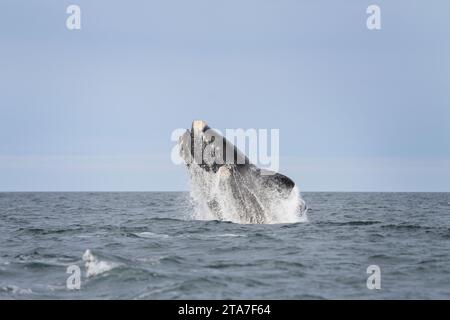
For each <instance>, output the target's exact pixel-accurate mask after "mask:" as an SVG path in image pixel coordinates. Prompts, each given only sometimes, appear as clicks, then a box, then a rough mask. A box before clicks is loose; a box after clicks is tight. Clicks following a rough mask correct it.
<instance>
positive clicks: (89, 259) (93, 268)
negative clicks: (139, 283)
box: [83, 249, 119, 277]
mask: <svg viewBox="0 0 450 320" xmlns="http://www.w3.org/2000/svg"><path fill="white" fill-rule="evenodd" d="M83 261H84V262H85V263H84V266H85V267H86V276H87V277H93V276H97V275H99V274H102V273H104V272H107V271H110V270H112V269H114V268H116V267H118V266H119V264H118V263H115V262H109V261H103V260H99V259H98V258H97V257H96V256H94V255H93V254H92V253H91V250H89V249H87V250H86V252H85V253H84V254H83Z"/></svg>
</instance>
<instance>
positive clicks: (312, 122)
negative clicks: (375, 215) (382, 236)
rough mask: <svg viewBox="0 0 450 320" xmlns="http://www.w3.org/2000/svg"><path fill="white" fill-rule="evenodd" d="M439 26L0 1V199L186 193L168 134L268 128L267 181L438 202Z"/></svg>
mask: <svg viewBox="0 0 450 320" xmlns="http://www.w3.org/2000/svg"><path fill="white" fill-rule="evenodd" d="M70 4H78V5H79V6H80V7H81V10H82V29H81V30H79V31H69V30H67V29H66V26H65V20H66V17H67V15H66V12H65V11H66V7H67V6H68V5H70ZM370 4H378V5H379V6H380V7H381V18H382V29H381V30H379V31H369V30H368V29H367V28H366V18H367V14H366V8H367V6H368V5H370ZM449 12H450V2H449V1H447V0H441V1H437V0H436V1H433V2H432V3H431V2H430V1H414V0H408V1H406V0H404V1H363V0H353V1H349V0H340V1H336V0H329V1H317V0H315V1H299V0H252V1H250V0H239V1H238V0H227V1H225V0H221V1H216V0H201V1H200V0H189V1H186V0H179V1H175V0H169V1H144V0H142V1H106V0H95V1H92V0H89V1H88V0H85V1H77V0H72V1H60V0H53V1H50V0H47V1H46V0H39V1H38V0H35V1H30V0H28V1H24V0H2V1H1V2H0V191H24V190H27V191H46V190H54V191H63V190H68V191H73V190H80V191H82V190H103V191H108V190H119V191H120V190H123V191H127V190H149V191H150V190H186V188H187V186H186V183H187V177H186V174H185V170H184V168H183V167H180V166H175V165H173V164H172V163H171V161H170V151H171V149H172V147H173V142H172V141H171V140H170V134H171V132H172V130H174V129H176V128H180V127H189V126H190V123H191V121H192V120H193V119H197V118H200V119H204V120H207V121H208V122H209V123H210V124H211V126H213V127H216V128H219V129H225V128H239V127H241V128H268V129H270V128H279V129H280V140H281V147H280V152H281V168H280V171H281V172H282V173H285V174H287V175H289V176H290V177H292V178H293V179H294V180H295V181H296V182H297V184H298V185H299V187H300V189H301V190H305V191H316V190H333V191H450V18H449V15H448V14H449Z"/></svg>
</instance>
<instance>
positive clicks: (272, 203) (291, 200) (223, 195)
mask: <svg viewBox="0 0 450 320" xmlns="http://www.w3.org/2000/svg"><path fill="white" fill-rule="evenodd" d="M188 171H189V176H190V197H191V202H192V204H193V207H194V210H193V212H192V218H193V219H198V220H224V221H231V222H234V223H265V224H275V223H296V222H306V221H307V215H306V212H307V208H306V205H305V202H304V201H303V199H302V198H301V196H300V192H299V190H298V188H297V186H295V187H294V188H293V189H292V190H291V192H290V194H289V196H287V197H285V196H282V195H281V194H280V193H279V192H278V191H277V190H275V189H270V188H265V187H263V186H262V185H261V184H258V183H256V184H255V181H252V183H253V185H256V188H252V190H250V188H247V187H246V186H245V184H244V185H242V184H241V185H238V187H237V189H238V192H237V193H238V194H236V188H234V189H233V188H232V186H231V184H230V177H229V176H225V177H224V175H223V174H222V175H221V174H218V173H214V172H211V171H206V170H203V169H202V168H200V167H199V166H196V165H192V166H189V167H188ZM235 174H236V172H235V171H233V173H231V176H232V177H231V180H233V179H234V181H235V182H236V179H235V178H236V177H233V175H235ZM238 178H239V177H238ZM256 182H259V181H256ZM256 211H258V212H256ZM261 212H262V217H260V218H258V219H255V216H256V214H258V215H261Z"/></svg>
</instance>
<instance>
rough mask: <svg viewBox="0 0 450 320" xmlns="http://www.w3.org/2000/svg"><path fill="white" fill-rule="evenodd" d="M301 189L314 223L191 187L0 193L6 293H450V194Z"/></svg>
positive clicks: (0, 258)
mask: <svg viewBox="0 0 450 320" xmlns="http://www.w3.org/2000/svg"><path fill="white" fill-rule="evenodd" d="M302 196H303V199H304V200H305V202H306V205H307V207H308V212H307V221H301V222H297V223H282V224H238V223H232V222H226V221H215V220H196V219H193V218H192V214H191V211H192V207H191V202H190V201H189V194H188V193H184V192H131V193H125V192H124V193H103V192H93V193H0V299H449V298H450V193H327V192H317V193H316V192H313V193H308V192H305V193H303V194H302ZM369 266H377V267H378V268H379V273H378V274H377V277H378V279H379V289H376V288H372V289H369V287H370V286H368V284H367V280H368V277H370V276H371V273H368V272H367V269H368V267H369ZM68 268H69V269H70V268H72V269H70V270H74V269H73V268H75V269H78V268H79V269H78V270H79V271H80V272H81V273H80V274H79V277H78V279H79V289H76V288H75V289H74V288H73V287H72V288H71V287H68V286H67V280H68V278H70V277H73V276H74V275H75V276H78V274H77V272H75V273H73V274H71V273H67V270H68ZM72 272H73V271H72ZM71 279H73V278H71Z"/></svg>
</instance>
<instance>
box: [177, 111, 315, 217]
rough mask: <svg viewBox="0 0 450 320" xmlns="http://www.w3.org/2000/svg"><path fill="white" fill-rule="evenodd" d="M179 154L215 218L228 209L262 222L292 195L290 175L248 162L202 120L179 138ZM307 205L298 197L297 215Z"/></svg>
mask: <svg viewBox="0 0 450 320" xmlns="http://www.w3.org/2000/svg"><path fill="white" fill-rule="evenodd" d="M178 146H179V154H180V157H181V158H182V159H183V160H184V162H185V164H186V167H187V168H188V171H189V173H190V177H191V181H193V182H194V185H195V189H196V194H197V195H198V197H197V199H200V200H199V201H201V202H202V204H203V205H204V206H205V207H206V208H207V209H208V210H209V211H210V212H211V213H212V214H213V216H214V217H216V218H217V219H218V220H226V216H227V215H228V216H229V215H230V212H232V213H233V215H234V216H237V218H236V219H235V220H238V221H240V222H243V223H254V224H261V223H267V222H268V221H271V220H273V214H272V212H273V211H274V210H275V209H277V208H279V207H280V204H282V202H283V201H286V200H287V199H289V198H290V197H292V193H293V192H294V189H295V183H294V181H293V180H292V179H290V178H289V177H287V176H285V175H283V174H281V173H278V172H274V171H270V170H265V169H261V168H259V167H257V166H256V165H255V164H253V163H251V161H250V160H249V158H248V157H247V156H246V155H245V154H244V153H243V152H242V151H241V150H239V149H238V148H237V147H236V146H235V145H233V144H232V143H231V142H230V141H228V140H227V139H226V138H225V137H223V136H222V135H221V134H220V133H219V132H218V131H217V130H215V129H212V128H211V127H210V126H209V125H208V124H207V123H206V121H204V120H194V121H193V122H192V126H191V129H190V130H189V129H186V131H185V132H184V133H183V134H182V135H181V136H180V138H179V140H178ZM305 209H306V207H305V204H304V202H303V201H302V200H301V201H299V203H298V208H297V209H296V210H297V211H298V213H299V214H301V213H303V212H304V211H305Z"/></svg>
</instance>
